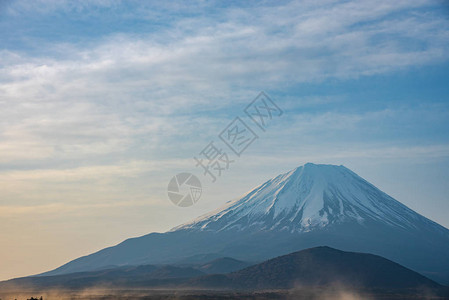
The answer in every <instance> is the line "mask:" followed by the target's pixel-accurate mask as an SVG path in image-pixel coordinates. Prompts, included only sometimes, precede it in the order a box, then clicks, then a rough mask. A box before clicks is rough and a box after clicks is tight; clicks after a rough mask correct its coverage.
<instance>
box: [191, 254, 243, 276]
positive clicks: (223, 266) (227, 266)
mask: <svg viewBox="0 0 449 300" xmlns="http://www.w3.org/2000/svg"><path fill="white" fill-rule="evenodd" d="M249 265H250V263H247V262H244V261H241V260H237V259H234V258H231V257H222V258H217V259H215V260H213V261H211V262H208V263H205V264H204V265H202V266H200V268H199V270H201V271H203V272H205V273H208V274H225V273H230V272H234V271H238V270H241V269H243V268H246V267H248V266H249Z"/></svg>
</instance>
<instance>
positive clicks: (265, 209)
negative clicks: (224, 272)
mask: <svg viewBox="0 0 449 300" xmlns="http://www.w3.org/2000/svg"><path fill="white" fill-rule="evenodd" d="M320 245H328V246H331V247H334V248H338V249H342V250H347V251H357V252H368V253H373V254H377V255H381V256H383V257H386V258H388V259H391V260H393V261H395V262H398V263H400V264H402V265H404V266H406V267H408V268H411V269H413V270H415V271H418V272H420V273H422V274H426V275H428V276H430V277H431V278H432V279H435V280H439V282H442V283H449V230H448V229H446V228H444V227H442V226H440V225H438V224H437V223H435V222H432V221H431V220H429V219H427V218H425V217H423V216H421V215H419V214H418V213H416V212H414V211H413V210H411V209H409V208H407V207H406V206H404V205H403V204H401V203H400V202H398V201H396V200H394V199H393V198H391V197H390V196H388V195H387V194H385V193H383V192H382V191H380V190H379V189H377V188H376V187H374V186H373V185H371V184H370V183H368V182H367V181H365V180H364V179H362V178H361V177H359V176H358V175H356V174H355V173H353V172H352V171H350V170H349V169H347V168H345V167H343V166H333V165H314V164H306V165H304V166H301V167H299V168H296V169H294V170H292V171H290V172H288V173H285V174H282V175H279V176H277V177H275V178H273V179H271V180H269V181H267V182H265V183H264V184H262V185H260V186H258V187H256V188H255V189H253V190H252V191H250V192H249V193H248V194H246V195H245V196H244V197H242V198H241V199H239V200H237V201H234V202H231V203H229V204H227V205H226V206H225V207H223V208H221V209H219V210H217V211H215V212H213V213H210V214H207V215H205V216H202V217H200V218H198V219H196V220H194V221H192V222H189V223H187V224H184V225H181V226H178V227H176V228H174V229H173V230H171V231H170V232H166V233H152V234H149V235H146V236H142V237H139V238H133V239H129V240H126V241H124V242H122V243H120V244H119V245H117V246H115V247H110V248H106V249H103V250H101V251H99V252H97V253H94V254H91V255H89V256H86V257H81V258H79V259H76V260H74V261H72V262H70V263H68V264H66V265H64V266H62V267H60V268H58V269H56V270H53V271H50V272H48V273H46V274H47V275H57V274H64V273H71V272H79V271H87V270H94V269H98V268H101V267H105V266H110V265H118V266H121V265H138V264H160V263H173V262H177V261H182V260H185V259H187V258H189V257H195V256H196V255H198V254H201V255H207V254H211V255H215V256H216V257H218V256H221V257H225V256H229V257H233V258H236V259H239V260H243V261H262V260H265V259H269V258H272V257H276V256H279V255H283V254H287V253H291V252H294V251H298V250H302V249H306V248H311V247H315V246H320Z"/></svg>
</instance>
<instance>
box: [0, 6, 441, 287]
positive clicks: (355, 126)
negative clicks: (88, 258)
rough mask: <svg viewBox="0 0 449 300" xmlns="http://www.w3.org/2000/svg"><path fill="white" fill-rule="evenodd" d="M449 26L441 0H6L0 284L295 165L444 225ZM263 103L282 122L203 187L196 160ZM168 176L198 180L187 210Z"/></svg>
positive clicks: (188, 213)
mask: <svg viewBox="0 0 449 300" xmlns="http://www.w3.org/2000/svg"><path fill="white" fill-rule="evenodd" d="M224 3H226V4H224ZM448 18H449V7H448V5H447V4H445V2H444V1H394V2H392V1H375V2H374V1H358V2H352V1H332V0H326V1H320V2H319V3H316V1H276V2H274V1H257V2H256V1H246V2H244V4H242V3H241V2H239V1H233V2H230V1H227V2H219V1H189V2H188V3H187V2H173V3H163V2H145V4H142V2H140V1H126V2H125V1H106V0H103V1H100V0H99V1H76V2H74V1H49V0H40V1H33V2H31V1H20V0H19V1H2V2H0V36H1V44H0V45H1V46H0V218H1V220H2V224H3V225H2V226H4V228H2V230H1V231H0V241H1V244H2V245H6V246H3V247H2V248H3V249H1V250H0V255H1V257H2V260H0V279H2V278H3V279H6V278H10V277H14V276H20V275H29V274H30V273H37V272H42V271H45V270H48V269H51V268H53V267H56V266H59V265H60V264H62V263H64V262H66V261H68V260H70V259H72V258H74V257H77V256H80V255H85V254H88V253H91V252H92V251H95V250H98V249H101V248H103V247H106V246H109V245H112V244H114V243H118V242H120V241H121V240H123V239H125V238H127V237H131V236H138V235H142V234H146V233H149V232H152V231H165V230H168V229H170V228H171V227H174V226H176V225H179V224H180V223H182V222H186V221H188V220H190V219H191V218H193V217H196V216H198V215H200V214H202V213H205V212H207V211H209V210H211V209H215V208H216V207H218V206H220V205H221V204H223V203H224V202H226V201H228V200H231V199H234V198H236V197H238V196H239V195H241V194H243V193H245V192H246V191H248V190H249V189H251V188H252V187H254V186H256V185H258V184H260V183H262V182H263V181H264V180H266V179H269V178H271V177H273V176H275V175H277V174H279V173H281V172H286V171H288V170H290V169H293V168H295V167H297V166H299V165H302V164H304V163H306V162H315V163H331V164H338V165H340V164H343V165H345V166H347V167H349V168H350V169H352V170H353V171H355V172H356V173H358V174H359V175H361V176H362V177H364V178H365V179H367V180H368V181H370V182H372V183H373V184H375V185H376V186H377V187H379V188H380V189H382V190H383V191H385V192H387V193H389V194H390V195H392V196H393V197H395V198H396V199H397V200H399V201H401V202H402V203H404V204H406V205H408V206H409V207H411V208H412V209H415V210H416V211H418V212H419V213H421V214H423V215H425V216H426V217H429V218H431V219H432V220H435V221H437V222H439V223H440V224H442V225H444V226H446V227H449V221H448V219H447V211H448V210H449V201H448V198H447V195H448V194H449V185H448V184H447V182H448V179H449V171H448V170H449V168H448V167H449V134H448V132H449V99H448V95H449V84H448V78H449V59H448V58H449V55H448V54H449V44H448V42H447V41H449V30H448V29H449V20H448ZM260 91H265V92H267V93H268V95H270V96H271V97H272V98H273V100H274V101H275V102H276V103H277V104H278V105H279V106H280V107H281V108H282V109H283V111H284V114H283V115H282V117H280V118H278V119H275V120H273V122H272V123H271V124H270V126H269V128H268V129H267V131H266V132H265V133H264V132H262V131H260V130H259V131H256V132H257V133H258V135H259V139H258V140H257V141H256V142H255V143H254V144H253V145H251V146H250V147H249V148H248V149H247V151H245V153H244V154H243V155H242V156H241V157H240V158H237V157H234V158H235V159H236V162H235V163H234V164H233V165H231V168H230V169H229V170H227V171H226V172H225V173H223V175H222V177H221V178H219V179H218V181H217V182H216V183H213V184H212V183H211V182H209V181H208V178H207V177H202V175H201V170H200V169H198V168H195V165H194V161H193V159H192V158H193V156H195V155H197V154H198V153H199V152H200V151H201V150H202V149H203V148H204V147H205V146H206V145H207V143H209V141H211V140H217V141H218V137H217V135H218V134H219V133H220V132H221V130H222V129H223V128H225V127H226V126H227V124H228V123H230V122H231V121H232V120H233V119H234V117H236V116H240V117H242V118H244V117H245V115H244V113H243V109H244V107H245V106H246V105H247V104H248V103H249V102H250V101H252V100H253V99H254V97H256V96H257V95H258V93H259V92H260ZM246 120H247V119H246ZM247 121H248V120H247ZM248 122H250V121H248ZM255 130H258V129H255ZM222 146H223V147H224V145H222ZM179 172H192V173H194V174H196V175H198V177H199V178H200V179H201V180H202V182H203V185H204V194H203V196H202V198H201V200H200V202H198V203H197V204H196V205H195V206H194V207H191V208H184V209H183V208H178V207H175V206H174V205H172V204H171V202H170V201H169V200H168V199H167V196H166V186H167V183H168V181H169V180H170V178H171V177H172V176H173V175H175V174H177V173H179ZM36 220H38V221H36ZM30 247H32V249H33V251H31V250H30V249H31V248H30ZM50 249H51V251H52V252H53V251H54V252H53V253H55V254H54V255H51V256H49V255H48V251H49V250H50ZM23 262H25V263H23ZM20 265H26V268H25V267H23V268H22V267H20Z"/></svg>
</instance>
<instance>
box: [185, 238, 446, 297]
mask: <svg viewBox="0 0 449 300" xmlns="http://www.w3.org/2000/svg"><path fill="white" fill-rule="evenodd" d="M333 284H339V285H343V286H347V287H363V288H382V289H410V288H424V287H426V288H440V287H441V286H440V285H439V284H438V283H436V282H434V281H432V280H430V279H428V278H426V277H424V276H422V275H420V274H419V273H416V272H414V271H412V270H410V269H407V268H405V267H403V266H401V265H399V264H397V263H395V262H392V261H390V260H388V259H385V258H383V257H380V256H377V255H372V254H365V253H354V252H345V251H340V250H336V249H333V248H330V247H316V248H311V249H306V250H302V251H298V252H294V253H291V254H288V255H284V256H280V257H276V258H274V259H270V260H268V261H265V262H263V263H260V264H257V265H254V266H250V267H247V268H245V269H243V270H240V271H237V272H234V273H230V274H227V275H209V276H203V277H199V278H194V279H191V280H189V282H188V285H190V286H196V287H203V288H206V287H207V288H246V289H290V288H294V287H295V286H329V285H333Z"/></svg>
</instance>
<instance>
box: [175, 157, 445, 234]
mask: <svg viewBox="0 0 449 300" xmlns="http://www.w3.org/2000/svg"><path fill="white" fill-rule="evenodd" d="M367 221H376V222H382V223H384V224H385V225H390V226H395V227H400V228H404V229H406V230H407V229H415V228H417V227H421V228H423V229H426V228H432V230H436V231H442V232H444V229H442V228H441V226H439V225H438V224H436V223H434V222H432V221H430V220H428V219H426V218H425V217H423V216H421V215H419V214H417V213H416V212H414V211H412V210H411V209H409V208H408V207H406V206H405V205H403V204H401V203H400V202H398V201H396V200H395V199H393V198H392V197H390V196H388V195H387V194H385V193H383V192H382V191H380V190H379V189H377V188H376V187H375V186H373V185H371V184H370V183H368V182H367V181H365V180H364V179H362V178H361V177H359V176H358V175H357V174H355V173H353V172H352V171H350V170H349V169H347V168H345V167H343V166H333V165H314V164H310V163H309V164H306V165H304V166H301V167H299V168H296V169H294V170H292V171H290V172H288V173H285V174H281V175H279V176H277V177H275V178H273V179H271V180H269V181H267V182H265V183H264V184H262V185H260V186H259V187H257V188H255V189H253V190H252V191H251V192H250V193H248V194H247V195H246V196H244V197H243V198H241V199H239V200H236V201H234V202H232V203H230V204H228V205H227V206H226V207H224V208H221V209H220V210H219V211H217V212H214V213H212V214H208V215H206V216H203V217H201V218H199V219H197V220H194V221H193V222H190V223H187V224H184V225H181V226H179V227H176V228H174V230H182V229H190V230H202V231H204V230H211V231H223V230H232V229H237V230H248V229H253V230H280V231H290V232H308V231H312V230H314V229H320V228H324V227H326V226H329V225H332V224H335V223H349V222H356V223H359V224H363V223H364V222H367Z"/></svg>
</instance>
